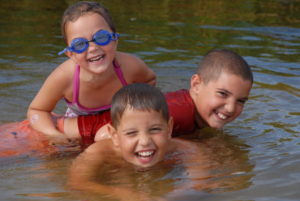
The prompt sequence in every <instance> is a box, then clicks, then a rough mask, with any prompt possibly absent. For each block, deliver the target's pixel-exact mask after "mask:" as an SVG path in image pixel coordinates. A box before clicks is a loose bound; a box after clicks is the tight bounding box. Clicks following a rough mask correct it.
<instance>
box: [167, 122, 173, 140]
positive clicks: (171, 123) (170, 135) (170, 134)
mask: <svg viewBox="0 0 300 201" xmlns="http://www.w3.org/2000/svg"><path fill="white" fill-rule="evenodd" d="M173 124H174V120H173V117H170V118H169V121H168V130H169V133H168V139H171V137H172V132H173Z"/></svg>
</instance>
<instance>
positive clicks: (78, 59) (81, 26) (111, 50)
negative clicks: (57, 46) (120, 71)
mask: <svg viewBox="0 0 300 201" xmlns="http://www.w3.org/2000/svg"><path fill="white" fill-rule="evenodd" d="M100 30H106V31H109V32H111V29H110V27H109V25H108V24H107V22H106V21H105V19H104V18H103V17H102V16H101V15H99V14H97V13H87V14H85V15H82V16H80V17H79V18H78V19H77V20H75V21H74V22H68V23H67V24H66V38H67V42H68V46H69V45H70V44H71V42H72V41H73V40H74V39H76V38H85V39H87V40H89V41H90V40H92V38H93V35H94V34H95V33H96V32H97V31H100ZM116 48H117V41H111V42H110V43H109V44H107V45H104V46H100V45H97V44H95V43H94V42H89V47H88V48H87V50H86V51H84V52H82V53H75V52H70V51H67V52H66V54H67V56H68V57H70V58H71V59H72V60H73V61H74V62H75V63H76V64H79V65H80V67H81V68H84V69H85V70H87V71H89V72H92V73H95V74H100V73H103V72H104V71H106V70H107V69H108V67H109V66H110V65H111V64H112V61H113V59H114V58H115V54H116Z"/></svg>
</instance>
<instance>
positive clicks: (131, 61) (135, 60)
mask: <svg viewBox="0 0 300 201" xmlns="http://www.w3.org/2000/svg"><path fill="white" fill-rule="evenodd" d="M116 60H117V61H118V63H119V64H120V66H124V67H127V66H130V68H131V69H132V68H139V67H141V66H143V67H145V66H146V64H145V62H144V61H143V60H142V59H140V58H139V57H137V56H135V55H133V54H130V53H125V52H117V55H116Z"/></svg>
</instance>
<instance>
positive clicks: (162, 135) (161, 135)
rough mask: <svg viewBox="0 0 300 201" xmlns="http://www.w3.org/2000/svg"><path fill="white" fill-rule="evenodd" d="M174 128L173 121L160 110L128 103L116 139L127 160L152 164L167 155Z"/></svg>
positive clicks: (140, 164) (115, 133)
mask: <svg viewBox="0 0 300 201" xmlns="http://www.w3.org/2000/svg"><path fill="white" fill-rule="evenodd" d="M171 132H172V121H171V120H170V121H169V122H167V121H166V120H165V119H164V118H163V116H162V114H161V113H160V112H156V111H154V110H150V111H148V110H145V111H141V110H135V109H132V108H128V107H127V108H126V109H125V111H124V113H123V115H122V117H121V119H120V124H119V125H118V126H117V130H115V132H114V133H113V134H112V140H113V142H114V143H115V144H116V145H117V146H118V147H119V148H120V152H121V154H122V156H123V158H124V159H125V160H126V161H127V162H129V163H132V164H134V165H136V166H139V167H150V166H153V165H155V164H156V163H158V162H159V161H161V160H162V159H163V157H164V155H165V153H166V151H167V149H166V147H167V144H168V142H169V140H170V138H171Z"/></svg>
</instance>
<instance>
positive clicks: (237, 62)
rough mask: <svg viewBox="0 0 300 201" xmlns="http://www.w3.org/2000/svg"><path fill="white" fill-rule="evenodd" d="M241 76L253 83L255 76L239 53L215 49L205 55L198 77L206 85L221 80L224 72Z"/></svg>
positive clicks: (199, 67) (200, 64)
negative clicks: (220, 77)
mask: <svg viewBox="0 0 300 201" xmlns="http://www.w3.org/2000/svg"><path fill="white" fill-rule="evenodd" d="M224 71H225V72H227V73H232V74H235V75H238V76H241V77H242V78H243V79H244V80H249V81H251V83H253V75H252V71H251V68H250V66H249V65H248V64H247V62H246V61H245V60H244V59H243V58H242V57H241V56H240V55H238V54H237V53H235V52H234V51H232V50H228V49H213V50H211V51H209V52H208V53H207V54H206V55H204V57H203V59H202V60H201V61H200V63H199V66H198V71H197V73H198V75H200V76H201V78H202V79H203V81H204V83H205V84H207V83H208V82H209V81H211V80H216V79H218V78H219V76H220V75H221V73H222V72H224Z"/></svg>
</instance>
